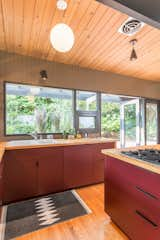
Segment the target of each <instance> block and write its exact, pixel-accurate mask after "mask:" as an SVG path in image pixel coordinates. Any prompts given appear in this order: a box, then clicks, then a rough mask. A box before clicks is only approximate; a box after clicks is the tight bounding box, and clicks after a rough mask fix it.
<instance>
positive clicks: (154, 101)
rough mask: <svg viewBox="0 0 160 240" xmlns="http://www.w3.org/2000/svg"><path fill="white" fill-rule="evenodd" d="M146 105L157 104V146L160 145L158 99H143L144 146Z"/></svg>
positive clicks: (145, 140) (145, 139) (159, 106)
mask: <svg viewBox="0 0 160 240" xmlns="http://www.w3.org/2000/svg"><path fill="white" fill-rule="evenodd" d="M147 103H153V104H157V136H156V138H157V144H159V143H160V100H158V99H150V98H145V99H144V129H145V133H144V142H145V145H146V144H147V111H146V110H147Z"/></svg>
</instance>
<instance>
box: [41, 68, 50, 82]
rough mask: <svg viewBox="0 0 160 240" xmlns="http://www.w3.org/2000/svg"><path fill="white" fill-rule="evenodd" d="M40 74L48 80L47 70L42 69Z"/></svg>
mask: <svg viewBox="0 0 160 240" xmlns="http://www.w3.org/2000/svg"><path fill="white" fill-rule="evenodd" d="M40 76H41V79H42V80H44V81H45V80H47V78H48V75H47V71H46V70H42V71H40Z"/></svg>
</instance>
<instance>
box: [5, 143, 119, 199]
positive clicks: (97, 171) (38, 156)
mask: <svg viewBox="0 0 160 240" xmlns="http://www.w3.org/2000/svg"><path fill="white" fill-rule="evenodd" d="M113 147H114V143H105V144H103V143H102V144H101V143H100V144H88V145H87V144H85V145H76V146H66V147H61V146H60V147H43V148H32V149H23V150H8V151H6V152H5V154H4V158H3V163H4V168H3V173H2V175H3V181H1V179H0V198H1V183H2V188H3V189H2V190H3V191H2V199H3V203H8V202H14V201H17V200H23V199H26V198H30V197H35V196H38V195H45V194H49V193H54V192H60V191H64V190H66V189H71V188H76V187H81V186H86V185H90V184H94V183H99V182H102V181H103V180H104V157H103V155H102V153H101V150H102V149H106V148H113Z"/></svg>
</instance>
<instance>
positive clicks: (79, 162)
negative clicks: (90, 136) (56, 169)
mask: <svg viewBox="0 0 160 240" xmlns="http://www.w3.org/2000/svg"><path fill="white" fill-rule="evenodd" d="M92 156H93V146H91V145H81V146H68V147H65V148H64V184H65V188H66V189H67V188H68V189H69V188H73V187H79V186H85V185H89V184H92V183H93V157H92Z"/></svg>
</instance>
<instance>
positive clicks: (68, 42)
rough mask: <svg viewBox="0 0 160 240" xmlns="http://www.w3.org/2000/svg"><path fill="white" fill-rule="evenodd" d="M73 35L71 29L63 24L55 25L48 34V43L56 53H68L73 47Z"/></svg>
mask: <svg viewBox="0 0 160 240" xmlns="http://www.w3.org/2000/svg"><path fill="white" fill-rule="evenodd" d="M74 40H75V38H74V34H73V31H72V29H71V28H70V27H69V26H68V25H66V24H64V23H59V24H57V25H55V26H54V27H53V28H52V30H51V32H50V41H51V44H52V46H53V48H54V49H55V50H57V51H58V52H68V51H70V50H71V48H72V47H73V45H74Z"/></svg>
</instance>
